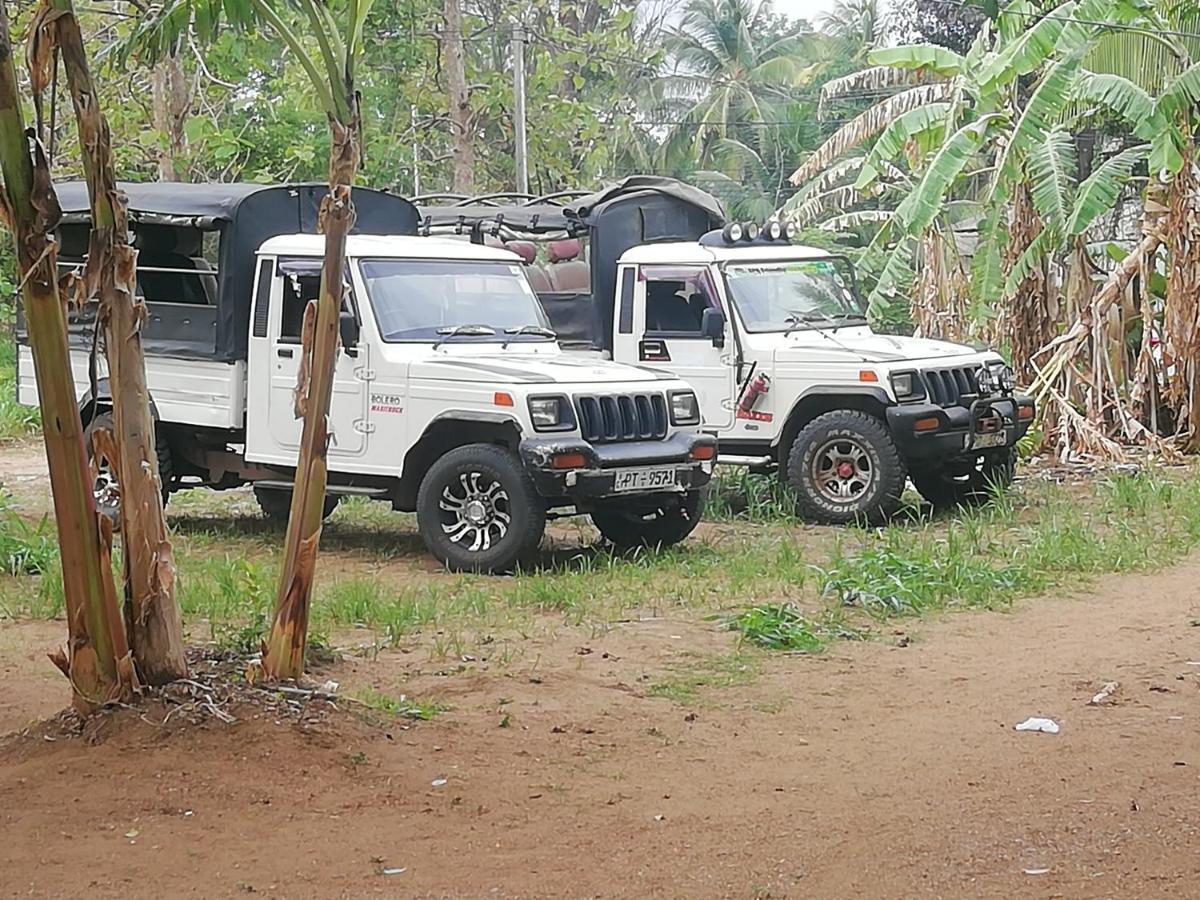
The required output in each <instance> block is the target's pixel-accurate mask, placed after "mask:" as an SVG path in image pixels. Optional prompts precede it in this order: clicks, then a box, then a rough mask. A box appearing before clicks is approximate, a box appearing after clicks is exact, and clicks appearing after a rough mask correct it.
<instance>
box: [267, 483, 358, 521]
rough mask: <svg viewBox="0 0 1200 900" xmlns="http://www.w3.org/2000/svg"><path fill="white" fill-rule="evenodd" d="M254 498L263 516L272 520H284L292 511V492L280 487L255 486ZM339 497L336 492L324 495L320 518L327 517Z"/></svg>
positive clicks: (335, 505) (335, 507)
mask: <svg viewBox="0 0 1200 900" xmlns="http://www.w3.org/2000/svg"><path fill="white" fill-rule="evenodd" d="M254 499H255V500H257V501H258V508H259V509H261V510H262V513H263V515H264V516H266V517H267V518H268V519H270V520H271V521H272V522H286V521H287V520H288V516H290V515H291V513H292V492H291V491H288V490H284V489H282V488H264V487H256V488H255V489H254ZM340 501H341V498H340V497H338V496H337V495H336V494H326V495H325V506H324V508H323V509H322V510H321V518H322V519H328V518H329V517H330V516H332V515H333V511H334V510H335V509H337V507H338V503H339V502H340Z"/></svg>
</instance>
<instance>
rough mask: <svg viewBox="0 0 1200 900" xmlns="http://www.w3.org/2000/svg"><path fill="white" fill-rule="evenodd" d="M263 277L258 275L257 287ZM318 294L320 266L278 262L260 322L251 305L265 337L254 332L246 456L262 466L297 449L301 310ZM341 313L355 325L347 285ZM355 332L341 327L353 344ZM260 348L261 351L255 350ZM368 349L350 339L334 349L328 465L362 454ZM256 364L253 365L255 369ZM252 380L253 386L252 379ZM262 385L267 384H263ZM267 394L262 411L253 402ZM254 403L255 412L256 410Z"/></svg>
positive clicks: (289, 458) (288, 459)
mask: <svg viewBox="0 0 1200 900" xmlns="http://www.w3.org/2000/svg"><path fill="white" fill-rule="evenodd" d="M261 282H262V277H261V275H260V289H261ZM319 289H320V261H319V260H314V259H299V260H288V259H280V260H279V262H278V263H277V265H276V271H275V273H274V277H273V278H272V280H271V288H270V305H269V308H268V311H267V313H266V315H265V317H264V316H263V315H262V312H261V310H259V309H258V308H257V307H256V312H255V316H254V319H255V326H256V330H257V326H258V323H259V322H260V321H261V320H262V319H263V318H265V320H266V321H265V326H266V327H265V329H264V330H265V331H266V335H265V339H264V340H262V341H261V342H256V340H255V337H256V333H252V337H251V350H250V356H251V360H250V367H249V370H250V383H249V385H248V394H249V400H248V403H247V410H248V413H247V423H246V455H247V457H248V458H250V459H254V460H256V461H263V462H282V463H285V464H292V463H294V462H295V459H296V451H297V450H298V448H299V446H300V435H301V432H302V431H303V427H304V422H303V420H301V419H298V418H296V401H295V389H296V381H297V378H298V376H299V373H300V355H301V346H300V332H301V328H302V327H303V323H304V308H305V307H306V306H307V305H308V302H309V301H310V300H312V299H314V298H315V297H316V296H317V293H318V291H319ZM342 316H343V317H344V318H349V320H350V321H353V322H355V323H357V322H358V321H360V319H359V318H358V310H357V308H356V304H355V302H354V297H353V295H352V293H351V291H350V289H349V288H347V289H346V293H345V297H344V299H343V301H342ZM357 332H358V329H357V328H356V327H351V328H344V329H343V336H344V337H343V340H344V339H345V336H346V335H347V334H348V335H349V336H350V337H351V338H352V339H354V336H355V334H357ZM256 343H259V346H257V347H256V346H255V344H256ZM369 354H370V345H369V343H368V342H366V341H361V340H357V339H354V343H353V344H347V345H345V346H341V347H339V348H338V356H337V363H336V366H335V369H334V379H333V396H332V398H331V400H330V404H329V432H330V441H329V462H330V467H331V468H335V465H334V464H335V462H336V461H337V460H339V459H342V460H347V461H348V460H351V459H356V458H358V457H361V456H363V455H364V454H365V453H366V451H367V439H368V435H369V433H370V425H369V424H368V408H369V407H368V403H367V399H368V390H367V388H368V384H367V380H366V375H367V373H368V372H369V368H370V367H369ZM256 363H257V364H256ZM256 375H257V376H258V378H259V380H258V383H257V384H256V383H255V376H256ZM264 382H265V383H264ZM263 393H265V395H266V396H265V401H266V403H265V406H266V408H265V409H262V407H261V406H260V405H259V404H258V403H257V402H256V399H255V398H257V397H260V396H261V395H262V394H263ZM256 406H258V409H259V414H258V415H256V414H255V412H254V410H255V407H256Z"/></svg>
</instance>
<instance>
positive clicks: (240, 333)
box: [56, 182, 417, 361]
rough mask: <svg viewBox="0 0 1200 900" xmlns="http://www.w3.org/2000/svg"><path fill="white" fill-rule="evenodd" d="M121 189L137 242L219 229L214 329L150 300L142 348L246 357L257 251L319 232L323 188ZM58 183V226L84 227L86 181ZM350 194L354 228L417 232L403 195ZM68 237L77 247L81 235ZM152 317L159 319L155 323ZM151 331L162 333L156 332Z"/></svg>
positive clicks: (357, 190)
mask: <svg viewBox="0 0 1200 900" xmlns="http://www.w3.org/2000/svg"><path fill="white" fill-rule="evenodd" d="M119 187H120V189H121V190H122V191H124V192H125V194H126V196H127V197H128V198H129V219H130V227H131V229H132V231H133V233H134V237H135V240H137V239H138V237H139V229H141V230H142V232H143V233H144V234H145V235H146V236H149V235H151V234H154V235H155V236H156V237H155V240H156V241H161V240H162V238H161V235H162V234H163V233H164V232H168V231H169V229H172V228H174V229H179V230H183V229H196V230H199V231H216V232H219V234H220V244H219V248H220V249H219V251H218V258H217V272H216V283H217V290H216V309H215V310H213V311H212V312H213V313H214V316H213V318H215V329H214V328H211V327H209V329H208V331H209V333H208V334H207V335H204V336H203V337H202V338H201V336H200V335H199V328H198V327H194V332H195V333H194V334H192V335H183V334H181V333H178V332H179V329H178V328H176V327H171V328H168V322H175V321H177V320H178V321H179V322H181V323H185V324H187V325H189V326H195V323H199V322H202V321H205V317H203V316H200V315H196V314H189V316H188V317H187V318H186V319H181V318H180V317H179V316H177V315H172V312H171V311H169V310H167V309H166V308H167V307H170V306H172V304H169V303H162V304H154V303H148V305H149V306H150V307H151V317H150V322H149V323H148V325H147V328H146V331H145V332H144V334H143V343H144V346H145V348H146V352H147V353H154V352H155V350H156V341H158V342H159V344H158V346H157V349H158V350H159V352H163V353H169V354H172V355H177V354H178V353H179V352H180V350H181V344H184V343H186V344H189V349H190V350H191V351H192V352H193V353H195V352H198V353H199V354H200V355H204V356H210V357H213V356H215V357H216V358H218V359H222V360H227V361H232V360H238V359H245V358H246V349H247V338H248V332H249V325H250V301H251V297H252V294H253V288H254V284H253V279H254V257H255V253H256V252H257V250H258V248H259V247H260V246H261V245H262V243H263V242H264V241H266V240H267V239H268V238H272V237H276V236H278V235H284V234H315V233H317V230H318V229H317V218H318V213H319V211H320V206H321V198H322V197H324V196H325V194H326V193H327V191H328V187H327V186H326V185H324V184H294V185H265V184H182V183H173V182H155V183H146V184H134V183H121V184H120V185H119ZM56 188H57V191H58V196H59V204H60V206H61V207H62V210H63V216H62V224H63V226H66V227H67V228H69V227H70V226H71V225H79V224H83V225H86V224H87V223H88V221H89V219H90V213H89V206H88V196H87V185H86V184H85V183H83V182H68V183H65V184H60V185H56ZM353 198H354V207H355V210H356V212H357V218H356V220H355V226H354V233H355V234H380V235H383V234H409V235H411V234H416V231H417V210H416V207H414V206H413V205H412V204H411V203H409V202H408V201H407V200H405V199H404V198H402V197H397V196H394V195H392V194H388V193H385V192H382V191H376V190H371V189H369V188H360V187H356V188H354V189H353ZM73 243H75V245H76V246H80V245H81V244H80V242H79V241H75V242H73ZM82 246H86V242H82ZM156 306H159V307H162V308H163V310H162V315H161V316H157V317H156V315H155V312H156V310H155V307H156ZM156 323H158V324H160V328H159V329H156V327H155V326H156ZM156 330H160V331H161V332H162V333H159V334H156V333H155V332H156ZM214 332H215V333H214ZM196 338H201V339H200V342H199V343H200V346H195V345H196V344H197V340H196Z"/></svg>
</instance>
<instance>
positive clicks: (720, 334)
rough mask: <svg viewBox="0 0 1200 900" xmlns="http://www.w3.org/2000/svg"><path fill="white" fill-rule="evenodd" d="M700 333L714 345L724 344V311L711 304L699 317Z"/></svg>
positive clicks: (720, 345)
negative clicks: (714, 307)
mask: <svg viewBox="0 0 1200 900" xmlns="http://www.w3.org/2000/svg"><path fill="white" fill-rule="evenodd" d="M700 333H701V334H703V335H704V336H705V337H706V338H708V339H709V340H711V341H712V342H713V346H714V347H724V346H725V313H723V312H721V310H719V309H713V308H712V307H711V306H710V307H709V308H708V309H706V310H705V311H704V314H703V315H702V316H701V318H700Z"/></svg>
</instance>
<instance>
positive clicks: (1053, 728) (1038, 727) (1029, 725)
mask: <svg viewBox="0 0 1200 900" xmlns="http://www.w3.org/2000/svg"><path fill="white" fill-rule="evenodd" d="M1014 727H1015V728H1016V730H1017V731H1040V732H1041V733H1042V734H1058V732H1059V727H1058V723H1057V722H1055V721H1054V720H1053V719H1042V718H1039V717H1038V716H1031V717H1030V718H1028V719H1026V720H1025V721H1024V722H1019V723H1017V725H1015V726H1014Z"/></svg>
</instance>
